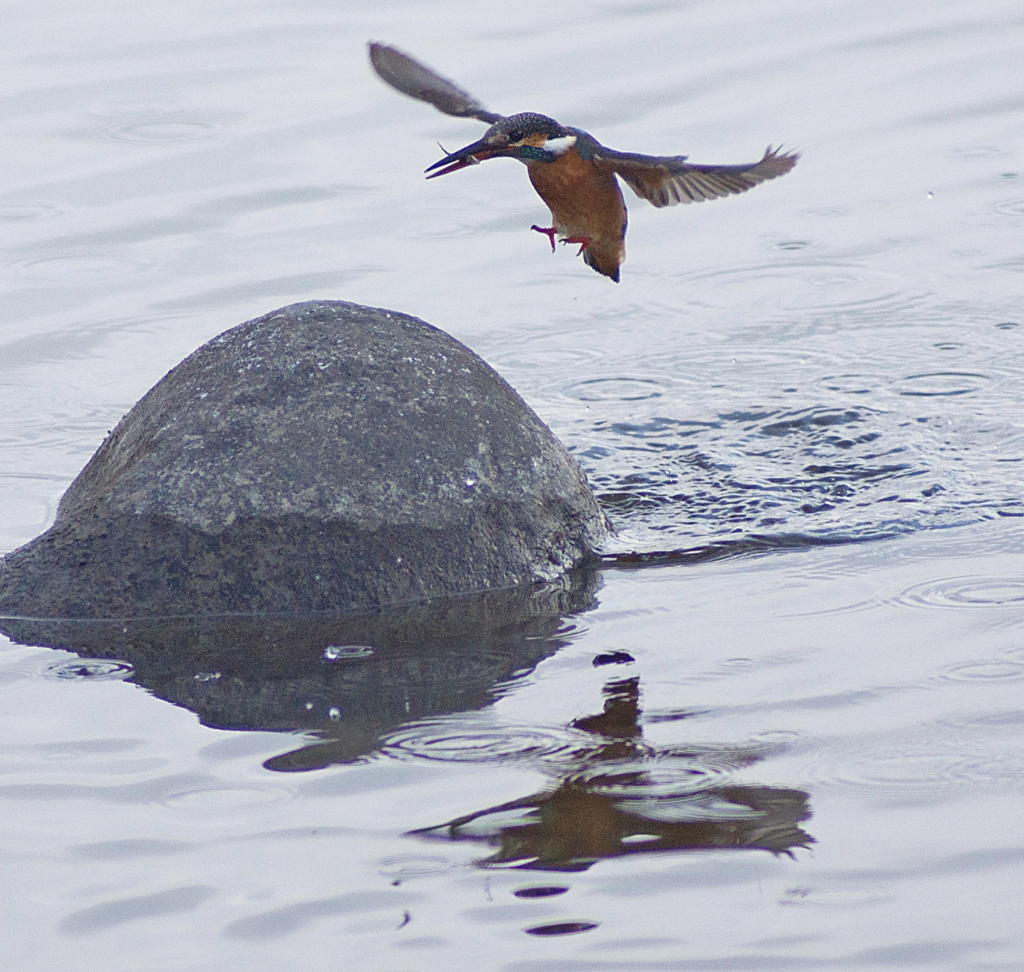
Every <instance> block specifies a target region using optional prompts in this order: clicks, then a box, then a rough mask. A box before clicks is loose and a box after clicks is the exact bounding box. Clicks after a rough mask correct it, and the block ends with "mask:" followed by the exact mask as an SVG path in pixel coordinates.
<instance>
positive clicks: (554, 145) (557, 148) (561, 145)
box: [544, 135, 576, 155]
mask: <svg viewBox="0 0 1024 972" xmlns="http://www.w3.org/2000/svg"><path fill="white" fill-rule="evenodd" d="M575 144H576V136H575V135H562V136H560V137H559V138H549V139H548V140H547V141H546V142H545V143H544V151H545V152H550V153H551V154H552V155H565V153H566V152H568V151H569V149H571V148H572V147H573V146H574V145H575Z"/></svg>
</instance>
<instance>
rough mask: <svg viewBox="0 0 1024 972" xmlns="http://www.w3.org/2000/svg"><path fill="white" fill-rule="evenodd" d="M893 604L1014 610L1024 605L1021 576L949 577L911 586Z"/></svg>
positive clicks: (1023, 580) (898, 595) (1023, 586)
mask: <svg viewBox="0 0 1024 972" xmlns="http://www.w3.org/2000/svg"><path fill="white" fill-rule="evenodd" d="M892 603H894V604H902V605H904V606H906V607H929V608H931V607H939V608H964V607H967V608H970V607H983V608H991V607H1014V606H1021V605H1024V579H1021V578H1019V577H945V578H940V579H937V580H931V581H925V582H923V583H920V584H915V585H914V586H913V587H908V588H907V589H906V590H905V591H902V592H900V593H899V594H897V595H896V596H895V597H894V598H893V599H892Z"/></svg>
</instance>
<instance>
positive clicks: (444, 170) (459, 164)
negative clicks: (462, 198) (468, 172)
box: [426, 138, 504, 179]
mask: <svg viewBox="0 0 1024 972" xmlns="http://www.w3.org/2000/svg"><path fill="white" fill-rule="evenodd" d="M503 151H504V149H502V148H499V147H497V146H495V145H494V143H493V142H488V140H487V139H485V138H481V139H480V140H479V141H477V142H473V144H472V145H467V146H466V147H465V148H460V149H459V150H458V151H457V152H452V153H451V154H450V155H446V156H445V157H444V158H443V159H441V160H440V161H438V162H435V163H434V164H433V165H432V166H430V167H429V168H428V169H427V170H426V171H427V172H428V173H430V174H429V175H428V176H427V178H428V179H436V178H437V177H438V176H443V175H448V173H449V172H458V171H459V169H464V168H466V166H467V165H477V164H479V163H480V162H482V161H483V160H484V159H490V158H493V157H494V156H495V155H501V154H502V153H503ZM435 170H437V171H435Z"/></svg>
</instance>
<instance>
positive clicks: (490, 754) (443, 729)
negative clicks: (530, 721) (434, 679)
mask: <svg viewBox="0 0 1024 972" xmlns="http://www.w3.org/2000/svg"><path fill="white" fill-rule="evenodd" d="M572 745H573V736H572V734H570V733H568V732H567V731H566V730H564V729H558V728H546V727H543V726H515V725H494V724H493V723H490V722H486V721H484V720H483V719H473V718H463V719H458V720H453V719H451V718H450V717H448V718H439V719H436V720H432V719H426V720H423V721H421V722H413V723H409V724H407V725H404V726H402V727H401V728H400V729H398V730H397V731H395V732H393V733H390V734H389V735H387V736H386V737H385V738H384V739H383V740H382V742H381V747H380V751H381V752H382V753H383V754H384V755H387V756H390V757H392V758H413V759H429V760H442V761H445V762H454V763H483V762H509V761H516V760H533V759H539V758H546V757H551V756H555V755H558V754H562V753H566V752H568V751H569V750H570V749H571V748H572Z"/></svg>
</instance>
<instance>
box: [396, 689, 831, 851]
mask: <svg viewBox="0 0 1024 972" xmlns="http://www.w3.org/2000/svg"><path fill="white" fill-rule="evenodd" d="M605 693H606V697H605V706H604V711H603V712H602V713H600V714H599V715H595V716H587V717H584V718H581V719H577V720H575V721H574V723H573V726H574V728H576V729H582V730H584V731H585V732H587V733H591V734H594V735H596V736H601V737H603V739H602V741H601V742H599V743H597V744H595V745H593V746H589V747H585V748H578V749H576V750H575V751H574V752H572V753H571V754H570V755H569V756H567V757H563V760H562V764H561V765H558V764H556V763H555V762H554V761H548V762H547V763H546V766H547V767H548V768H551V767H552V766H557V767H558V770H559V779H558V782H557V783H556V784H555V785H553V786H552V787H550V788H548V789H545V790H544V791H543V792H541V793H538V794H534V795H532V796H528V797H523V798H522V799H519V800H512V801H509V802H508V803H503V804H500V805H499V806H495V807H489V808H488V809H486V810H480V811H477V812H476V813H472V814H467V815H466V816H464V817H460V818H458V819H457V820H452V821H450V822H449V823H446V824H442V825H441V826H437V827H430V828H426V829H423V830H418V831H414V833H416V834H420V835H422V836H428V837H435V838H446V839H449V840H470V841H478V842H481V843H486V844H488V845H490V846H492V847H494V848H495V850H494V851H493V853H492V854H491V855H490V856H489V857H487V858H485V859H484V860H483V861H482V863H483V864H485V865H501V866H504V867H508V866H510V865H512V866H518V867H523V868H531V869H537V870H554V871H578V870H584V869H586V868H587V867H589V866H590V865H591V864H593V863H594V862H595V861H597V860H599V859H601V858H604V857H618V856H621V855H625V854H637V853H643V852H648V851H665V850H697V849H713V848H721V849H725V848H732V849H760V850H768V851H772V852H773V853H777V854H781V853H792V851H793V850H794V849H795V848H798V847H806V846H807V845H808V844H810V843H812V842H813V840H814V839H813V838H812V837H811V836H810V835H808V834H807V833H806V832H805V831H803V830H802V829H801V828H800V827H799V826H798V823H799V822H800V821H802V820H806V819H807V818H808V817H810V809H809V807H808V803H807V800H808V797H807V794H806V793H804V792H802V791H800V790H790V789H781V788H777V787H766V786H738V785H733V784H729V783H727V782H724V781H722V774H723V770H726V769H728V768H730V767H738V766H743V765H750V764H753V763H756V762H757V761H758V760H760V759H762V758H763V757H764V755H765V752H764V750H757V749H723V748H717V749H716V748H715V747H710V746H705V747H700V748H688V749H682V748H679V747H667V748H654V747H651V746H648V745H646V744H645V743H644V742H643V740H642V739H641V729H640V725H639V715H640V708H639V679H637V678H627V679H621V680H616V681H613V682H611V683H609V684H608V685H607V686H606V689H605ZM716 780H718V781H717V782H716Z"/></svg>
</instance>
